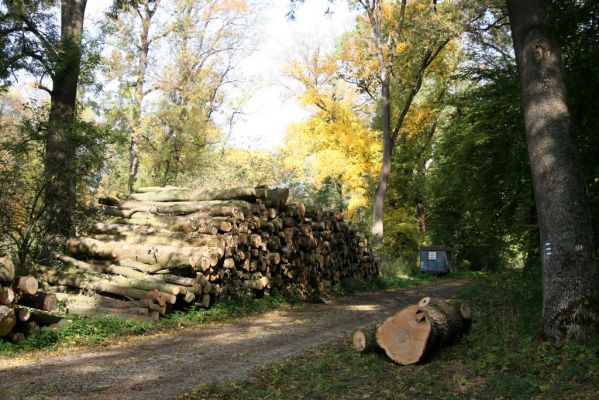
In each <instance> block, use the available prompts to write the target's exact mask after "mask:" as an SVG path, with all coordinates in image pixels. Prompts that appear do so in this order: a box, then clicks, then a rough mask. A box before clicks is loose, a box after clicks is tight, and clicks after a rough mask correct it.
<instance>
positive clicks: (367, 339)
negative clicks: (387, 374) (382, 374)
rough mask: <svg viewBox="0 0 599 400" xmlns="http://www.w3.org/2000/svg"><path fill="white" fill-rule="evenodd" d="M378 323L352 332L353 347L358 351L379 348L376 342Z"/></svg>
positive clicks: (365, 351) (366, 351) (370, 350)
mask: <svg viewBox="0 0 599 400" xmlns="http://www.w3.org/2000/svg"><path fill="white" fill-rule="evenodd" d="M378 327H379V325H378V324H374V325H371V326H367V327H365V328H362V329H359V330H357V331H355V332H354V334H353V336H352V341H353V344H354V348H355V349H356V350H357V351H358V352H360V353H368V352H372V351H375V350H378V349H380V346H379V345H378V343H377V342H376V331H377V329H378Z"/></svg>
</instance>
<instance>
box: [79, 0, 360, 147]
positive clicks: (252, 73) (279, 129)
mask: <svg viewBox="0 0 599 400" xmlns="http://www.w3.org/2000/svg"><path fill="white" fill-rule="evenodd" d="M110 4H112V0H90V1H88V5H87V9H86V20H87V21H90V23H93V21H94V20H98V19H100V18H101V17H102V14H103V12H104V11H105V10H106V9H107V8H108V7H109V6H110ZM260 4H261V6H262V7H261V10H260V11H259V13H260V15H258V20H259V21H260V22H261V23H260V25H259V26H258V27H257V29H258V30H259V31H258V35H257V37H258V41H257V43H256V51H255V52H254V53H253V54H252V55H251V56H250V57H248V58H247V59H245V60H244V61H243V62H242V63H241V64H240V65H239V70H238V72H239V73H240V74H241V75H243V76H244V77H245V78H248V79H251V80H252V81H254V82H255V84H254V86H253V93H252V95H251V98H250V99H249V101H248V102H247V103H246V105H245V109H244V111H245V114H244V115H243V116H242V118H241V119H240V120H239V121H238V123H237V124H236V125H235V126H234V128H233V130H232V132H231V135H230V138H229V140H228V144H229V145H232V146H235V147H240V148H246V149H254V150H257V149H260V150H276V148H277V147H278V146H281V145H282V144H283V141H284V135H285V131H286V129H287V126H288V125H289V124H290V123H292V122H298V121H301V120H302V119H305V118H306V117H307V116H308V112H307V110H305V109H303V108H302V107H301V106H300V105H299V104H298V103H297V101H296V100H295V99H294V98H293V96H292V95H291V93H290V92H289V90H288V89H286V88H285V87H284V86H283V84H282V83H283V82H284V76H283V74H282V72H281V71H282V67H283V65H284V64H285V60H286V59H288V58H289V57H290V56H291V55H293V52H294V49H297V47H298V46H299V45H300V44H301V43H302V42H306V41H308V42H318V43H319V44H320V46H321V47H322V48H332V46H333V43H334V42H335V39H336V37H338V36H339V35H341V34H342V33H344V32H345V31H347V30H349V29H351V27H352V25H353V22H354V18H355V13H354V12H352V11H351V10H349V9H348V7H347V3H346V2H345V1H337V2H335V3H334V4H330V3H329V2H328V1H327V0H305V2H304V4H303V5H302V6H301V7H299V8H298V10H297V12H296V19H295V21H289V20H288V18H287V16H286V14H287V13H288V11H289V0H264V1H261V2H260ZM328 7H330V8H331V11H333V12H332V13H331V14H328V15H325V11H326V10H327V8H328ZM254 88H255V89H254Z"/></svg>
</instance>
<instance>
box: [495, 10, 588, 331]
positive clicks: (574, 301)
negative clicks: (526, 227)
mask: <svg viewBox="0 0 599 400" xmlns="http://www.w3.org/2000/svg"><path fill="white" fill-rule="evenodd" d="M507 4H508V13H509V17H510V23H511V27H512V38H513V41H514V49H515V53H516V62H517V64H518V70H519V72H520V82H521V92H522V103H523V110H524V122H525V127H526V142H527V146H528V156H529V159H530V165H531V171H532V182H533V188H534V193H535V203H536V207H537V213H538V220H539V233H540V239H541V251H542V253H543V254H542V265H543V322H542V326H543V334H544V336H545V337H546V338H547V339H549V340H550V341H553V342H562V341H570V340H573V341H581V342H586V341H589V340H593V339H594V338H596V337H597V334H598V333H599V272H598V270H597V261H596V259H595V253H594V247H593V232H592V226H591V219H590V211H589V208H588V201H587V198H586V193H585V188H584V184H583V181H582V178H581V176H580V171H579V167H578V162H577V159H576V158H577V156H576V150H575V147H574V144H573V142H572V138H571V132H570V130H571V124H570V113H569V110H568V106H567V95H566V88H565V85H564V67H563V62H562V56H561V51H560V48H559V43H558V41H557V35H556V32H555V30H554V27H553V23H552V21H551V9H550V2H549V1H546V0H526V1H525V0H508V2H507Z"/></svg>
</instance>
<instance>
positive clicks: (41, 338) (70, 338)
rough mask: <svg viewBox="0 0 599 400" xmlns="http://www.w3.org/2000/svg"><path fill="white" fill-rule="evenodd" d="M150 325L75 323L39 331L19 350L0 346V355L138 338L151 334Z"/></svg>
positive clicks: (111, 320)
mask: <svg viewBox="0 0 599 400" xmlns="http://www.w3.org/2000/svg"><path fill="white" fill-rule="evenodd" d="M150 328H151V324H149V323H147V322H140V321H134V320H122V319H119V318H117V317H113V316H106V317H102V318H94V319H87V318H80V319H75V320H74V321H73V323H72V324H70V325H68V326H66V327H64V328H62V329H59V330H55V329H51V328H42V330H41V332H40V333H39V334H38V335H33V336H30V337H29V338H27V340H26V341H25V342H24V343H23V344H22V345H21V346H18V347H17V346H14V345H12V344H10V343H7V342H6V343H0V354H11V353H22V352H29V351H32V350H40V349H55V348H57V347H59V346H62V347H64V346H70V345H86V344H87V345H89V344H93V343H101V342H104V341H105V340H107V339H109V338H116V337H120V336H124V335H141V334H143V333H146V332H148V331H149V330H150Z"/></svg>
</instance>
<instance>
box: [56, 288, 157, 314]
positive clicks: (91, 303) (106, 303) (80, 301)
mask: <svg viewBox="0 0 599 400" xmlns="http://www.w3.org/2000/svg"><path fill="white" fill-rule="evenodd" d="M56 297H57V298H58V299H59V300H61V301H64V302H65V303H66V308H67V310H70V308H71V307H73V306H74V307H75V308H79V309H86V308H87V309H94V308H147V309H149V310H153V311H159V310H160V306H159V305H158V304H155V303H154V302H153V301H146V300H117V299H114V298H112V297H107V296H101V295H99V294H95V295H94V296H86V295H82V294H67V293H57V294H56ZM69 312H70V311H69Z"/></svg>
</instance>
